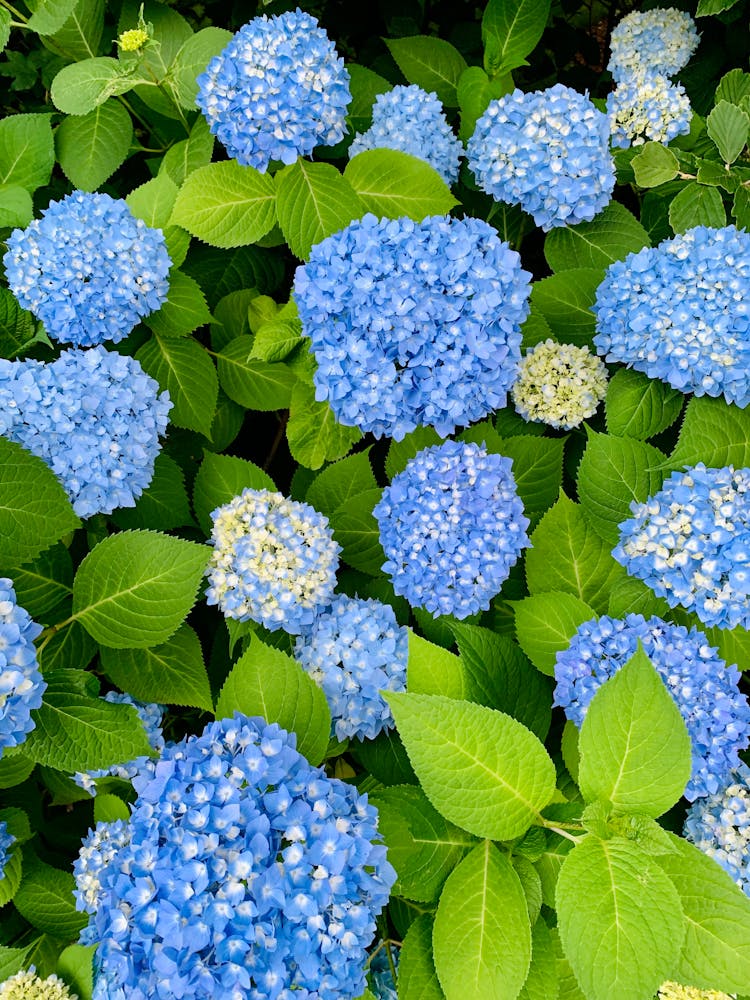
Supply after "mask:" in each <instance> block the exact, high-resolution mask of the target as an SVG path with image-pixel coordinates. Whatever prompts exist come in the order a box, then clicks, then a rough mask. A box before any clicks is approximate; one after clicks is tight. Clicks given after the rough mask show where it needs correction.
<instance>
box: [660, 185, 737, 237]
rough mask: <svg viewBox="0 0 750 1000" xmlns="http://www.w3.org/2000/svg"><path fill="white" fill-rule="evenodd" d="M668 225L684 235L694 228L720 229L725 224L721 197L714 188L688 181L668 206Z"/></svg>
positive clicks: (725, 215)
mask: <svg viewBox="0 0 750 1000" xmlns="http://www.w3.org/2000/svg"><path fill="white" fill-rule="evenodd" d="M669 224H670V226H671V227H672V229H673V230H674V231H675V233H684V232H686V231H687V230H688V229H692V228H693V227H694V226H715V227H717V228H719V229H720V228H721V227H722V226H725V225H726V224H727V214H726V212H725V211H724V202H723V201H722V200H721V195H720V194H719V192H718V191H717V190H716V188H715V187H706V186H705V185H703V184H698V183H696V181H690V183H689V184H687V185H685V187H684V188H683V189H682V191H680V193H679V194H678V195H677V196H676V197H675V198H674V199H673V200H672V204H671V205H670V206H669Z"/></svg>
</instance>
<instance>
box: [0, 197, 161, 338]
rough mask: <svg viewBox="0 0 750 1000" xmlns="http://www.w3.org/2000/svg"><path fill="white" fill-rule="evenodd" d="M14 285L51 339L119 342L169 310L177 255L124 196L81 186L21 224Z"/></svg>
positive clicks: (10, 261)
mask: <svg viewBox="0 0 750 1000" xmlns="http://www.w3.org/2000/svg"><path fill="white" fill-rule="evenodd" d="M3 263H4V264H5V273H6V276H7V278H8V284H9V285H10V290H11V291H12V292H13V294H14V295H15V296H16V298H17V299H18V301H19V302H20V304H21V305H22V306H23V307H24V309H30V310H31V312H32V313H33V314H34V315H35V316H36V317H37V319H40V320H41V321H42V323H43V324H44V328H45V329H46V331H47V333H48V334H49V335H50V337H53V338H54V339H55V340H59V341H62V342H63V343H69V344H74V345H75V346H76V347H88V346H90V345H91V344H100V343H101V342H102V341H104V340H111V341H112V342H113V343H117V342H118V341H120V340H122V339H123V337H126V336H127V335H128V334H129V333H130V331H131V330H132V329H133V327H134V326H135V325H136V324H137V323H139V322H140V320H141V319H142V318H143V317H144V316H148V315H149V313H152V312H154V311H155V310H157V309H159V308H161V305H162V303H163V302H164V301H165V300H166V298H167V292H168V291H169V278H168V275H169V269H170V267H171V264H172V262H171V260H170V259H169V255H168V253H167V246H166V243H165V241H164V235H163V233H162V231H161V230H160V229H151V228H150V227H149V226H147V225H146V223H145V222H143V221H142V220H141V219H136V218H134V216H133V215H132V214H131V212H130V209H129V208H128V206H127V205H126V203H125V202H124V201H123V200H122V199H121V198H118V199H114V198H110V196H109V195H108V194H90V193H88V192H86V191H74V192H73V193H72V194H69V195H66V197H65V198H63V199H62V201H53V202H51V203H50V205H49V207H48V208H46V209H45V211H44V212H42V217H41V218H40V219H34V221H33V222H31V223H29V225H28V226H27V227H26V229H15V230H14V231H13V232H12V233H11V235H10V238H9V239H8V250H7V252H6V254H5V256H4V257H3Z"/></svg>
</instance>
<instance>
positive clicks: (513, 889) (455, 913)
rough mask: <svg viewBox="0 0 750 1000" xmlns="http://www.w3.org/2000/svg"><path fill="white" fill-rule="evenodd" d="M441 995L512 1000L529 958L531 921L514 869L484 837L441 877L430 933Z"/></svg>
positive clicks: (459, 999) (450, 998)
mask: <svg viewBox="0 0 750 1000" xmlns="http://www.w3.org/2000/svg"><path fill="white" fill-rule="evenodd" d="M432 941H433V948H434V954H435V967H436V969H437V974H438V978H439V980H440V985H441V986H442V988H443V992H444V993H445V996H446V1000H465V998H466V997H467V996H472V997H482V998H483V1000H515V998H516V997H517V996H518V994H519V992H520V990H521V987H522V986H523V984H524V982H525V981H526V976H527V975H528V971H529V963H530V961H531V925H530V924H529V914H528V911H527V909H526V898H525V896H524V892H523V889H522V887H521V883H520V881H519V879H518V875H517V874H516V873H515V871H514V870H513V866H512V865H511V863H510V861H508V858H507V857H506V856H505V855H504V854H501V853H500V852H499V851H498V849H497V848H496V847H495V846H494V844H491V843H490V842H489V841H485V842H484V843H483V844H479V845H478V846H477V847H475V848H474V850H473V851H472V852H471V854H470V855H469V856H468V857H466V858H464V860H463V861H462V862H461V863H460V864H459V866H458V867H457V868H456V870H455V871H454V872H453V873H452V874H451V875H450V876H449V877H448V881H447V882H446V883H445V888H444V889H443V892H442V895H441V897H440V902H439V903H438V908H437V913H436V914H435V926H434V929H433V933H432Z"/></svg>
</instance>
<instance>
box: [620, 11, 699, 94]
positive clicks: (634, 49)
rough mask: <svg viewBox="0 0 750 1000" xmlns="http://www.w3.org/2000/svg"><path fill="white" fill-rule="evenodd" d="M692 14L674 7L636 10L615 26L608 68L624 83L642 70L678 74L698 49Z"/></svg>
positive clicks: (668, 74) (669, 74) (667, 74)
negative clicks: (627, 78)
mask: <svg viewBox="0 0 750 1000" xmlns="http://www.w3.org/2000/svg"><path fill="white" fill-rule="evenodd" d="M699 40H700V39H699V37H698V32H697V31H696V28H695V21H693V19H692V17H691V16H690V14H688V13H687V12H686V11H684V10H676V9H675V8H674V7H667V8H664V7H654V8H652V9H651V10H643V11H633V13H632V14H628V15H627V16H626V17H623V18H622V20H621V21H620V22H619V23H618V24H617V25H616V26H615V28H614V29H613V31H612V37H611V39H610V43H609V44H610V50H611V55H610V59H609V63H608V64H607V69H608V70H609V71H610V73H611V74H612V76H613V77H614V78H615V80H617V81H618V82H620V81H621V80H624V79H625V78H626V77H628V76H630V75H631V74H632V73H636V72H638V71H639V70H641V69H650V70H651V71H652V72H653V73H663V74H664V75H665V76H674V75H675V73H679V72H680V70H681V69H682V68H683V67H684V66H686V65H687V62H688V60H689V59H690V57H691V56H692V54H693V53H694V52H695V50H696V49H697V48H698V42H699Z"/></svg>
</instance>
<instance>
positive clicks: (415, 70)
mask: <svg viewBox="0 0 750 1000" xmlns="http://www.w3.org/2000/svg"><path fill="white" fill-rule="evenodd" d="M386 45H387V46H388V49H389V51H390V53H391V55H392V56H393V58H394V59H395V60H396V62H397V63H398V68H399V69H400V70H401V72H402V73H403V74H404V76H405V77H406V79H407V80H408V81H409V83H416V84H418V85H419V86H420V87H421V88H422V90H426V91H427V92H428V93H429V92H433V93H435V94H437V96H438V97H439V98H440V100H441V101H442V102H443V104H444V105H445V106H446V107H448V108H457V107H458V96H457V93H456V88H457V87H458V81H459V79H460V77H461V74H462V73H463V71H464V70H465V69H466V60H465V59H464V57H463V56H462V55H461V53H460V52H459V51H458V49H457V48H456V47H455V46H454V45H451V44H450V42H446V41H445V40H444V39H442V38H434V37H433V36H432V35H413V36H412V37H410V38H387V39H386Z"/></svg>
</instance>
